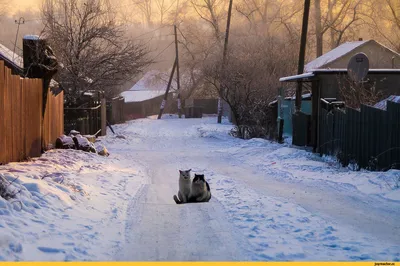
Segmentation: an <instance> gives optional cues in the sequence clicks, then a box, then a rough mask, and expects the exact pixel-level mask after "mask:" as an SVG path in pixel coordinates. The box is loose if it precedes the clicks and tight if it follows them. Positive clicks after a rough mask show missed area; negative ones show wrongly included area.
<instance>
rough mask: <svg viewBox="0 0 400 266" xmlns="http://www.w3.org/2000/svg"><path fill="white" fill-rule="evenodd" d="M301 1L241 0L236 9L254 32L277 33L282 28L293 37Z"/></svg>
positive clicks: (300, 9)
mask: <svg viewBox="0 0 400 266" xmlns="http://www.w3.org/2000/svg"><path fill="white" fill-rule="evenodd" d="M302 4H303V3H302V1H296V2H295V3H293V2H288V1H277V0H242V1H241V2H239V3H238V4H237V5H236V11H237V12H238V13H239V14H241V15H242V16H243V17H244V18H245V19H246V21H247V22H248V23H249V25H250V30H252V31H254V32H255V33H256V34H266V35H267V36H268V35H277V34H279V32H280V31H281V29H282V27H283V29H285V30H287V32H288V33H289V35H290V36H292V37H294V32H295V29H294V25H295V24H296V23H295V22H296V21H295V19H296V16H297V15H299V14H301V11H302V10H303V9H302Z"/></svg>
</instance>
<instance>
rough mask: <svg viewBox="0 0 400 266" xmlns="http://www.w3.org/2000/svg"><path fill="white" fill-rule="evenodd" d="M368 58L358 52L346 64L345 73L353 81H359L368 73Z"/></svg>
mask: <svg viewBox="0 0 400 266" xmlns="http://www.w3.org/2000/svg"><path fill="white" fill-rule="evenodd" d="M368 70H369V59H368V57H367V55H366V54H364V53H358V54H356V55H354V56H353V57H352V58H351V59H350V61H349V64H348V65H347V74H348V75H349V77H350V79H351V80H353V81H354V82H357V83H359V82H361V81H362V80H363V79H364V78H365V77H366V76H367V74H368Z"/></svg>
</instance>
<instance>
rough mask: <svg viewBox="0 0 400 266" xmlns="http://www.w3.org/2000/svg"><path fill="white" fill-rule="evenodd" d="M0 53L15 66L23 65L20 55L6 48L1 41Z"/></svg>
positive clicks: (21, 66)
mask: <svg viewBox="0 0 400 266" xmlns="http://www.w3.org/2000/svg"><path fill="white" fill-rule="evenodd" d="M0 55H1V56H2V57H3V58H4V59H5V60H7V61H8V62H9V63H11V64H14V65H15V66H17V67H19V68H23V67H24V61H23V59H22V57H21V56H19V55H18V54H16V53H14V52H13V51H11V50H10V49H8V48H7V47H5V46H4V45H2V44H1V43H0Z"/></svg>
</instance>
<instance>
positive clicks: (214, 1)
mask: <svg viewBox="0 0 400 266" xmlns="http://www.w3.org/2000/svg"><path fill="white" fill-rule="evenodd" d="M226 2H227V1H225V0H190V3H191V4H192V7H193V9H194V11H195V12H196V13H197V15H198V16H199V17H200V18H201V19H202V20H203V21H205V22H206V23H207V24H208V25H209V26H211V27H212V29H213V34H214V37H215V39H216V40H218V41H221V40H222V38H223V34H222V32H221V28H220V27H221V22H222V20H223V18H224V15H225V12H226V10H227V6H226V5H225V4H226Z"/></svg>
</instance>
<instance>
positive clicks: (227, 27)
mask: <svg viewBox="0 0 400 266" xmlns="http://www.w3.org/2000/svg"><path fill="white" fill-rule="evenodd" d="M232 5H233V0H229V8H228V19H227V21H226V33H225V42H224V54H223V58H222V74H223V73H224V70H225V62H226V54H227V52H228V40H229V28H230V25H231V15H232ZM220 86H221V84H220ZM219 90H220V92H219V93H220V94H221V93H222V91H221V87H220V88H219ZM221 122H222V100H221V95H220V96H219V98H218V124H221Z"/></svg>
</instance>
